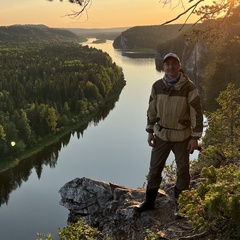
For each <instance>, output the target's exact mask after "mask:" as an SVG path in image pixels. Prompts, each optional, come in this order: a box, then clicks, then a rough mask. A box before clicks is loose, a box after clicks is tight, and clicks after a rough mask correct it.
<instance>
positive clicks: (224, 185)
mask: <svg viewBox="0 0 240 240" xmlns="http://www.w3.org/2000/svg"><path fill="white" fill-rule="evenodd" d="M201 176H202V177H203V178H204V181H203V182H201V183H199V186H198V188H197V189H191V190H190V191H184V192H183V193H182V194H181V195H180V197H179V207H180V214H181V215H183V216H184V217H187V218H188V219H189V220H190V223H191V224H192V225H193V226H194V227H195V228H196V229H198V230H199V231H204V230H206V229H213V227H218V224H220V223H224V224H226V223H230V224H231V225H232V226H233V227H234V230H235V231H236V233H237V235H238V236H240V185H239V181H240V172H239V168H238V167H237V166H236V165H228V166H226V167H220V168H219V169H217V168H214V167H213V166H211V167H209V168H203V170H202V173H201Z"/></svg>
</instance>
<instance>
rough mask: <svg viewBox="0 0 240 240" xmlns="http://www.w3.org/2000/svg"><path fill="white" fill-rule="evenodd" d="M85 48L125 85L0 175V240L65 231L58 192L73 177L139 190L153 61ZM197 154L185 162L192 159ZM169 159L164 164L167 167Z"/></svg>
mask: <svg viewBox="0 0 240 240" xmlns="http://www.w3.org/2000/svg"><path fill="white" fill-rule="evenodd" d="M86 44H88V45H89V46H92V47H96V48H98V49H102V50H103V51H106V52H107V53H109V55H110V56H111V57H112V59H113V61H114V62H116V64H117V65H119V66H121V67H122V68H123V72H124V75H125V79H126V81H127V84H126V86H125V87H124V89H123V91H122V93H121V95H120V97H119V99H118V100H116V102H114V103H112V104H110V106H109V107H108V109H106V112H105V113H103V115H102V116H99V117H97V118H96V119H95V120H94V121H92V122H91V123H89V124H86V126H83V127H82V128H81V129H79V130H78V131H75V132H72V133H70V134H68V135H66V136H65V137H64V138H63V139H62V140H61V141H60V142H59V143H57V144H54V145H52V146H49V148H47V149H46V151H44V153H41V154H38V155H37V156H33V157H31V158H30V159H28V160H26V161H23V162H21V163H20V164H19V165H18V166H17V167H16V168H14V169H10V170H8V171H5V172H3V173H1V174H0V203H1V206H0V239H1V240H16V239H18V240H34V239H36V238H37V236H36V233H37V232H40V233H52V234H53V237H54V240H56V239H58V238H57V230H58V228H59V227H64V226H66V224H67V223H66V221H67V217H68V210H67V209H65V208H64V207H62V206H60V205H59V201H60V195H59V193H58V190H59V189H60V188H61V187H62V186H63V185H64V184H65V183H66V182H68V181H70V180H72V179H74V178H76V177H88V178H95V179H98V180H103V181H107V182H113V183H117V184H120V185H125V186H128V187H141V186H142V185H143V184H144V182H145V180H146V177H145V176H146V174H147V172H148V166H149V156H150V151H151V149H150V147H148V145H147V134H146V132H145V125H146V109H147V103H148V98H149V94H150V89H151V85H152V83H153V82H154V81H155V80H157V79H158V78H160V77H161V75H162V74H161V73H159V72H157V71H156V70H155V65H154V59H150V58H145V59H137V58H134V59H131V58H128V57H125V56H122V54H121V51H118V50H114V49H113V47H112V41H107V42H106V43H101V44H93V43H91V39H90V40H89V42H88V43H86ZM196 157H197V153H195V155H192V156H191V158H192V159H193V158H196ZM172 160H173V156H172V155H171V157H170V158H169V163H170V162H171V161H172Z"/></svg>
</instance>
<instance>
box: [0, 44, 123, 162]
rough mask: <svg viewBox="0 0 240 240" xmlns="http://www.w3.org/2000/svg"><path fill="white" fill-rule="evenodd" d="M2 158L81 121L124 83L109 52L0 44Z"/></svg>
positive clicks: (76, 46)
mask: <svg viewBox="0 0 240 240" xmlns="http://www.w3.org/2000/svg"><path fill="white" fill-rule="evenodd" d="M0 66H1V72H0V159H1V160H3V159H5V158H7V157H12V156H19V155H20V154H21V153H22V152H24V151H25V150H26V149H29V148H31V147H34V146H36V145H37V144H38V143H39V142H40V141H41V140H42V139H43V138H44V137H46V136H47V135H51V134H54V133H56V132H58V131H60V130H62V129H64V128H65V127H66V126H68V125H72V124H76V123H78V122H81V121H83V120H84V119H85V118H87V117H88V116H89V115H91V114H93V113H95V112H97V111H98V110H99V109H101V108H102V107H103V106H104V103H105V100H106V99H107V98H108V97H109V96H110V95H111V94H114V93H116V92H118V94H119V93H120V91H121V90H122V88H123V86H124V85H125V80H124V76H123V72H122V69H121V68H120V67H118V66H117V65H116V64H115V63H113V62H112V59H111V58H110V56H109V55H108V54H107V53H104V52H102V51H101V50H97V49H94V48H89V47H88V46H81V45H79V44H73V43H61V44H60V43H59V44H56V45H50V44H42V43H41V44H39V45H38V44H36V43H35V44H34V45H31V44H28V45H26V44H25V45H24V44H21V45H12V46H9V44H7V46H6V45H3V44H2V45H1V46H0Z"/></svg>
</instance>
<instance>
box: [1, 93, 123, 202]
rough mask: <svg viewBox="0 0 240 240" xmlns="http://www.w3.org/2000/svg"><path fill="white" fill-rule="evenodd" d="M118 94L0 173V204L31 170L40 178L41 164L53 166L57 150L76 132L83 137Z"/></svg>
mask: <svg viewBox="0 0 240 240" xmlns="http://www.w3.org/2000/svg"><path fill="white" fill-rule="evenodd" d="M119 95H120V93H119V94H118V95H117V96H115V97H113V98H112V99H111V101H108V102H107V103H106V105H105V106H104V108H102V109H101V110H100V111H99V112H98V114H97V115H96V116H94V117H93V118H92V120H91V121H90V122H89V123H86V124H84V125H82V126H81V127H80V128H78V129H76V130H74V131H71V132H70V133H68V134H66V135H65V136H63V137H62V138H61V139H60V140H59V141H58V142H56V143H54V144H52V145H49V146H48V147H46V148H45V149H44V150H43V151H41V152H40V153H38V154H36V155H34V156H31V157H30V158H28V159H25V160H23V161H21V162H20V163H19V164H18V165H17V166H16V167H14V168H11V169H9V170H6V171H4V172H2V173H0V206H1V205H3V204H6V205H7V204H8V202H9V198H10V193H11V192H12V191H14V190H16V189H17V188H19V187H21V185H22V183H23V182H27V181H28V178H29V177H30V175H31V173H32V170H34V169H35V171H36V174H37V176H38V179H40V178H41V175H42V170H43V166H49V167H50V168H55V167H56V165H57V161H58V156H59V152H60V151H61V149H62V148H63V147H65V146H67V145H68V144H69V142H70V140H71V137H72V136H73V135H75V134H76V136H77V138H78V139H80V138H81V137H83V133H84V131H85V130H86V129H87V128H88V126H89V125H91V124H94V125H95V126H96V125H98V123H99V122H100V121H102V120H104V119H105V118H106V117H107V116H108V114H109V113H110V111H111V110H112V109H114V107H115V104H116V102H118V100H119Z"/></svg>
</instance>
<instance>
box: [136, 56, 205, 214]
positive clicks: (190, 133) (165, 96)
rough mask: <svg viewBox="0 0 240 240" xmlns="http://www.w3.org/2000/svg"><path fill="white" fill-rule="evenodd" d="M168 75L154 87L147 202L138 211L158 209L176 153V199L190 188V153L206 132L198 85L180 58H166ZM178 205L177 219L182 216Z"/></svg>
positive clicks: (150, 109)
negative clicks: (165, 170)
mask: <svg viewBox="0 0 240 240" xmlns="http://www.w3.org/2000/svg"><path fill="white" fill-rule="evenodd" d="M163 70H164V72H165V75H164V77H163V78H162V79H160V80H158V81H156V82H155V83H154V84H153V86H152V91H151V95H150V99H149V106H148V110H147V127H146V131H147V132H148V144H149V146H151V147H152V152H151V160H150V168H149V174H148V182H147V189H146V199H145V201H144V202H143V203H142V204H140V206H138V207H136V208H135V210H136V211H137V212H143V211H146V210H151V209H154V203H155V199H156V196H157V193H158V188H159V186H160V184H161V181H162V176H161V174H162V171H163V168H164V165H165V162H166V160H167V158H168V156H169V154H170V151H173V153H174V155H175V161H176V166H177V181H176V185H175V188H174V194H175V198H176V203H177V198H178V196H179V195H180V193H181V192H182V191H183V190H187V189H189V183H190V173H189V153H193V151H194V149H197V148H198V139H199V138H200V137H201V135H202V131H203V114H202V109H201V104H200V98H199V95H198V92H197V89H196V86H195V85H194V83H193V82H192V81H191V80H190V79H189V78H188V77H187V76H186V75H185V74H184V73H183V71H182V70H181V62H180V59H179V57H178V56H177V55H176V54H174V53H168V54H167V55H166V56H165V57H164V58H163ZM177 211H178V208H177V205H176V209H175V216H176V218H177V217H178V212H177Z"/></svg>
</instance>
